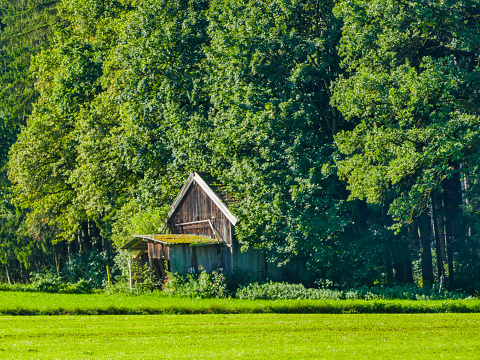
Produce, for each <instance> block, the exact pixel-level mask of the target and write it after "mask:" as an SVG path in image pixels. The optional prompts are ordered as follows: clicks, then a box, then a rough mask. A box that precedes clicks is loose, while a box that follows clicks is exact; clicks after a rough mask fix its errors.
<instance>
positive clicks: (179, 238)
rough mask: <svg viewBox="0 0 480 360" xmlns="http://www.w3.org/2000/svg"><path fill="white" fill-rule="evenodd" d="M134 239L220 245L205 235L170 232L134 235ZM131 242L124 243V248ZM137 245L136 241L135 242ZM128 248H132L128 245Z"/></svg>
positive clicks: (172, 243)
mask: <svg viewBox="0 0 480 360" xmlns="http://www.w3.org/2000/svg"><path fill="white" fill-rule="evenodd" d="M133 237H135V239H134V240H137V241H138V239H142V240H143V241H144V242H145V241H146V242H157V243H161V244H165V245H174V244H189V245H190V246H202V245H218V241H217V240H213V239H210V238H207V237H204V236H198V235H188V234H168V235H133ZM134 240H132V241H131V242H129V243H127V244H126V245H124V248H125V247H126V246H127V245H129V244H130V243H132V242H134ZM133 245H135V243H133ZM127 248H132V247H131V246H130V247H127Z"/></svg>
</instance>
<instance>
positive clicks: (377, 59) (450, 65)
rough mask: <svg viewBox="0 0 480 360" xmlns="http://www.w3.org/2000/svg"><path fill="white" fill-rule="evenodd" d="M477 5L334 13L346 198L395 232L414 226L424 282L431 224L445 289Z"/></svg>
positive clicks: (392, 2)
mask: <svg viewBox="0 0 480 360" xmlns="http://www.w3.org/2000/svg"><path fill="white" fill-rule="evenodd" d="M479 5H480V4H479V2H478V1H466V2H461V3H460V2H456V1H443V2H437V1H411V2H408V3H405V2H401V1H396V0H376V1H368V2H367V1H342V2H340V3H339V4H338V5H337V7H336V14H337V15H338V16H340V17H341V18H342V19H343V21H344V27H343V37H342V40H341V45H340V54H341V55H342V56H343V60H342V64H343V67H344V68H345V69H346V70H347V72H348V74H347V75H346V76H344V77H342V78H340V79H339V80H338V81H337V83H336V84H335V92H334V96H333V103H334V104H335V105H337V106H338V108H339V110H340V111H342V113H343V114H344V115H345V117H346V118H347V119H349V120H350V121H351V122H352V123H353V124H354V126H355V127H354V129H353V130H350V131H343V132H341V133H339V134H337V135H336V137H335V141H336V144H337V146H338V149H339V150H340V152H341V153H343V154H345V155H346V156H345V158H343V159H341V160H339V161H338V162H337V164H338V167H339V174H340V175H341V176H342V178H344V179H346V180H347V181H348V184H349V189H350V191H351V195H350V197H351V198H360V199H363V198H364V199H366V200H367V201H368V202H370V203H384V204H387V206H388V207H389V214H390V215H391V216H392V217H393V219H394V220H395V222H396V224H397V227H400V226H402V225H405V224H409V223H412V222H415V223H416V224H417V225H418V226H417V227H418V231H419V234H420V236H419V238H420V242H421V244H420V245H421V247H420V248H421V249H423V251H422V254H423V255H422V260H423V266H424V274H423V276H424V280H428V281H431V280H433V275H432V270H428V269H431V255H429V254H428V253H429V252H430V251H431V250H430V221H431V220H430V219H433V220H434V222H435V228H434V234H435V239H436V241H437V244H438V248H439V251H438V257H439V262H440V264H439V267H438V269H439V271H440V272H442V271H443V270H442V269H443V265H442V264H441V262H442V260H443V262H445V263H447V262H448V269H447V270H446V272H447V273H448V275H449V276H450V280H453V272H454V269H453V263H454V261H453V258H452V257H453V256H454V251H455V250H454V249H455V245H454V243H455V242H456V241H458V240H459V239H460V238H462V237H464V235H465V229H460V230H459V231H458V229H457V230H454V227H453V226H452V222H453V221H454V219H455V217H456V215H457V214H458V213H459V211H460V206H461V204H462V200H461V199H462V198H461V196H462V195H461V191H460V181H459V176H460V173H461V172H462V171H463V172H464V173H465V172H468V171H469V170H466V169H465V166H466V164H467V163H468V162H469V161H470V160H469V159H471V158H472V156H473V157H476V153H477V151H478V140H479V125H480V122H479V111H478V109H479V108H478V103H479V98H478V91H477V90H476V89H477V84H478V82H479V80H480V78H479V75H480V73H479V71H478V55H479V48H478V39H479V33H478V20H477V17H478V14H479ZM461 166H463V169H464V170H460V167H461ZM427 212H429V213H430V216H428V215H426V213H427ZM447 213H448V219H447V220H448V222H450V223H449V225H446V224H445V221H444V220H445V214H447ZM445 244H447V245H445ZM445 246H447V248H448V250H447V251H445V250H444V249H445ZM447 254H448V256H447ZM447 257H448V259H447ZM428 262H430V264H429V263H428ZM440 275H442V273H440V274H439V276H440ZM451 282H452V281H451Z"/></svg>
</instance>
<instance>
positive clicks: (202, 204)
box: [167, 181, 233, 275]
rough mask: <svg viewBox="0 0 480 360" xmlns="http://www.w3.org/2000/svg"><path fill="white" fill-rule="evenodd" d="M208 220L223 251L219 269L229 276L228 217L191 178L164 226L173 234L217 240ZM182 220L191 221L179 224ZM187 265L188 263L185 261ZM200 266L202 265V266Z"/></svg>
mask: <svg viewBox="0 0 480 360" xmlns="http://www.w3.org/2000/svg"><path fill="white" fill-rule="evenodd" d="M207 220H210V221H211V223H212V226H213V227H214V228H215V229H216V231H217V232H218V235H219V239H218V240H219V241H220V242H221V243H222V244H223V245H222V246H221V247H220V248H219V249H220V251H221V252H222V254H221V256H220V258H221V262H220V263H219V264H218V267H220V268H222V269H223V271H224V272H225V273H226V275H230V274H231V269H232V265H231V250H230V247H229V246H230V244H231V243H232V233H233V229H232V227H231V223H230V220H228V218H227V217H226V216H225V214H224V213H223V212H222V211H221V210H220V209H219V208H218V207H217V205H216V204H215V203H214V201H213V200H212V199H211V198H210V197H209V196H208V195H207V193H206V192H205V191H203V189H202V188H201V187H200V185H198V184H197V183H196V182H195V181H193V182H192V184H191V185H190V187H189V188H188V189H186V192H185V194H184V196H183V199H182V201H181V202H180V204H179V206H178V207H177V209H176V210H175V212H174V213H173V215H172V216H171V217H170V219H169V220H168V223H167V225H168V226H169V228H170V232H171V233H172V234H193V235H199V236H205V237H208V238H210V239H216V238H217V237H216V234H214V232H213V230H212V228H211V226H210V224H209V223H208V222H207ZM199 221H200V223H199ZM201 221H203V222H201ZM195 222H196V223H195ZM185 223H194V224H187V225H179V224H185ZM216 251H217V250H215V252H216ZM185 259H187V258H185ZM188 264H190V262H188ZM202 266H204V267H205V265H202ZM172 268H173V265H172ZM205 268H206V267H205ZM214 270H215V269H214Z"/></svg>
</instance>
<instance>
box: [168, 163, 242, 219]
mask: <svg viewBox="0 0 480 360" xmlns="http://www.w3.org/2000/svg"><path fill="white" fill-rule="evenodd" d="M194 181H195V182H196V183H197V184H198V185H199V186H200V187H201V188H202V189H203V191H205V193H206V194H207V195H208V197H209V198H210V199H212V201H213V202H214V203H215V205H217V206H218V208H219V209H220V211H221V212H222V213H223V214H224V215H225V216H226V217H227V219H228V220H230V222H231V223H232V225H235V224H236V223H237V218H236V217H235V216H234V215H233V214H232V213H231V212H230V210H228V207H227V203H228V202H231V201H229V200H230V199H229V198H228V197H227V196H226V195H225V194H224V193H223V191H221V188H222V187H221V185H220V184H219V183H218V182H215V180H214V178H213V177H211V176H209V175H208V174H205V173H202V175H200V174H198V173H196V172H192V173H191V174H190V176H189V177H188V179H187V181H186V182H185V184H184V185H183V187H182V190H180V193H179V194H178V196H177V198H176V199H175V201H174V202H173V204H172V206H171V208H170V211H169V212H168V215H167V221H168V220H170V218H171V217H172V216H173V214H174V213H175V210H177V208H178V207H179V206H180V203H181V202H182V199H183V198H184V196H185V195H186V194H187V191H188V189H189V188H190V185H192V183H193V182H194ZM214 189H215V190H214Z"/></svg>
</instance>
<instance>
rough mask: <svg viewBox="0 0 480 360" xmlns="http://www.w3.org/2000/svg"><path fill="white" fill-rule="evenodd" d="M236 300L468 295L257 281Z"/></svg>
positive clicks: (432, 290)
mask: <svg viewBox="0 0 480 360" xmlns="http://www.w3.org/2000/svg"><path fill="white" fill-rule="evenodd" d="M236 297H237V298H239V299H250V300H257V299H263V300H277V299H285V300H287V299H308V300H322V299H331V300H355V299H363V300H393V299H398V300H445V299H466V298H468V297H469V295H467V294H464V293H459V292H448V291H441V292H439V289H438V288H437V287H435V286H432V287H423V288H419V287H416V286H413V285H397V286H393V287H384V286H377V287H371V288H369V287H362V288H358V289H349V290H333V289H307V288H305V287H304V286H303V285H302V284H288V283H285V282H272V281H270V282H266V283H263V284H259V283H257V282H255V283H253V284H250V285H247V286H244V287H240V288H239V289H238V290H237V293H236Z"/></svg>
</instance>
